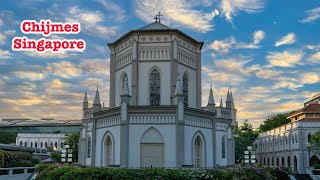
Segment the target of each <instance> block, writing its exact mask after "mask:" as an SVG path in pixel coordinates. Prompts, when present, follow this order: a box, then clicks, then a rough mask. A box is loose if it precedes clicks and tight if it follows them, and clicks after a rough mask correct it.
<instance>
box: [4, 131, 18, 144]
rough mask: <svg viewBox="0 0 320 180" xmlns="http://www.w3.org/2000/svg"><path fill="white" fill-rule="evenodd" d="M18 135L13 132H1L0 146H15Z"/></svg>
mask: <svg viewBox="0 0 320 180" xmlns="http://www.w3.org/2000/svg"><path fill="white" fill-rule="evenodd" d="M16 136H17V134H16V133H15V132H13V131H8V130H0V144H15V143H16Z"/></svg>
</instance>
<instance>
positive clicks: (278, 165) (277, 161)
mask: <svg viewBox="0 0 320 180" xmlns="http://www.w3.org/2000/svg"><path fill="white" fill-rule="evenodd" d="M277 166H279V157H277Z"/></svg>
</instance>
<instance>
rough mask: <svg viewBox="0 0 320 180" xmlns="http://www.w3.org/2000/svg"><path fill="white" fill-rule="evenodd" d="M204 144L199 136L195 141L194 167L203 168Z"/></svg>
mask: <svg viewBox="0 0 320 180" xmlns="http://www.w3.org/2000/svg"><path fill="white" fill-rule="evenodd" d="M202 151H203V142H202V140H201V137H200V136H199V135H198V136H197V137H196V139H195V141H194V167H195V168H200V167H203V152H202Z"/></svg>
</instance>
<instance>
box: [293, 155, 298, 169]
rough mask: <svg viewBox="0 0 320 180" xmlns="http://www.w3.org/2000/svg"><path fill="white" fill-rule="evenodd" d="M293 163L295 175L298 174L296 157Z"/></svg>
mask: <svg viewBox="0 0 320 180" xmlns="http://www.w3.org/2000/svg"><path fill="white" fill-rule="evenodd" d="M293 163H294V169H293V170H294V173H298V160H297V157H296V156H294V158H293Z"/></svg>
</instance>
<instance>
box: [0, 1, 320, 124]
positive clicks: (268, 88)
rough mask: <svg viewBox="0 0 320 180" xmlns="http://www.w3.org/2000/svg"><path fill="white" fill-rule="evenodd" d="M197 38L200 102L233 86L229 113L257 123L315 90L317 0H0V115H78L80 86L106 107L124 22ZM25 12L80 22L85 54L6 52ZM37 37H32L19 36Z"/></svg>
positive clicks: (319, 47) (319, 57)
mask: <svg viewBox="0 0 320 180" xmlns="http://www.w3.org/2000/svg"><path fill="white" fill-rule="evenodd" d="M159 11H161V12H162V14H163V17H162V21H161V22H162V23H163V24H165V25H167V26H169V27H171V28H178V29H180V30H181V31H183V32H185V33H187V34H189V35H191V36H192V37H194V38H195V39H197V40H199V41H204V42H205V45H204V47H203V52H202V65H203V67H202V91H203V105H206V103H207V99H208V91H209V87H210V84H212V85H213V90H214V96H215V101H216V103H217V104H218V102H220V97H221V96H222V98H223V100H224V101H225V97H226V91H227V88H228V87H229V86H230V87H231V88H232V91H233V95H234V99H235V105H236V107H237V109H238V119H239V121H240V124H241V122H242V121H243V120H244V119H249V122H250V123H252V124H253V125H254V126H255V127H257V126H258V125H259V124H260V123H261V122H262V121H263V120H264V119H265V118H266V117H267V116H268V115H270V114H274V113H278V112H286V111H291V110H295V109H298V108H300V107H301V106H302V105H303V102H304V101H305V100H307V99H309V98H310V97H312V96H313V95H315V94H316V93H318V92H319V87H320V83H319V81H320V71H319V65H320V37H319V35H320V28H319V27H320V26H319V24H320V2H319V1H316V0H308V1H298V0H281V1H276V0H270V1H266V0H265V1H264V0H214V1H212V0H211V1H210V0H174V1H173V0H172V1H165V0H157V1H151V0H132V1H116V0H94V1H72V0H71V1H62V0H55V1H44V0H25V1H18V0H13V1H6V2H1V6H0V118H18V117H29V118H34V119H40V118H43V117H52V118H56V119H79V118H81V102H82V100H83V93H84V91H85V90H86V89H87V91H88V94H89V99H90V100H91V101H92V100H93V95H94V91H95V86H96V84H97V83H99V89H100V92H101V99H102V101H103V102H105V104H106V105H108V102H109V100H108V99H109V97H108V92H109V50H108V48H107V47H106V43H108V42H112V41H114V40H115V39H117V38H119V37H120V36H121V35H123V34H125V33H126V32H128V31H130V30H132V29H138V28H140V27H142V26H144V25H146V24H148V23H151V22H153V21H154V19H153V18H154V16H155V14H156V13H157V12H159ZM26 19H33V20H37V21H40V20H41V19H50V20H51V21H55V22H68V21H69V22H73V21H75V22H80V23H81V27H82V31H81V33H80V34H78V35H51V36H50V38H52V39H55V38H59V39H61V38H70V39H71V38H72V39H74V38H81V39H84V40H85V41H86V44H87V48H86V50H85V51H84V53H79V52H60V53H58V54H52V53H43V54H37V53H35V52H13V51H12V50H11V40H12V38H13V37H15V36H23V35H24V34H23V33H22V32H21V31H20V23H21V21H23V20H26ZM27 37H28V38H36V39H38V38H41V35H27Z"/></svg>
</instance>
